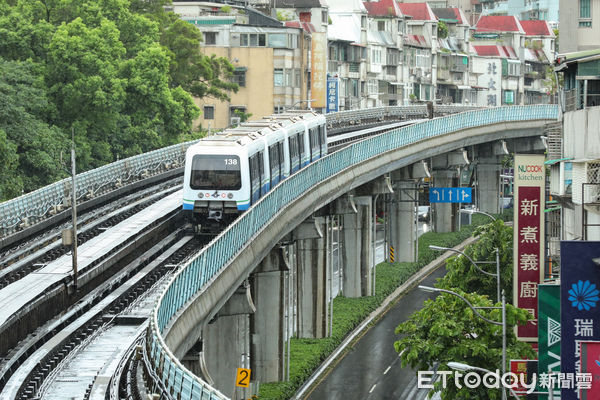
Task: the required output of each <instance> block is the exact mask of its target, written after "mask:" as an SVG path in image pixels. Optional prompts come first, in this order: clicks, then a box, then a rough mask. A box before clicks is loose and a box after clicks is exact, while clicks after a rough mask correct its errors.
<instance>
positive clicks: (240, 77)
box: [232, 68, 246, 87]
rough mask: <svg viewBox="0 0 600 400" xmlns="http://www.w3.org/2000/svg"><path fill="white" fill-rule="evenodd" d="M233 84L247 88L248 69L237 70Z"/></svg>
mask: <svg viewBox="0 0 600 400" xmlns="http://www.w3.org/2000/svg"><path fill="white" fill-rule="evenodd" d="M232 81H233V83H237V84H238V86H239V87H246V68H236V69H235V71H233V77H232Z"/></svg>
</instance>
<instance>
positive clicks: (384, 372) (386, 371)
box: [383, 365, 392, 375]
mask: <svg viewBox="0 0 600 400" xmlns="http://www.w3.org/2000/svg"><path fill="white" fill-rule="evenodd" d="M390 369H392V366H391V365H390V366H389V367H387V369H386V370H385V371H383V374H384V375H385V374H387V373H388V371H389V370H390Z"/></svg>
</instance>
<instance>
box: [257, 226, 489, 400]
mask: <svg viewBox="0 0 600 400" xmlns="http://www.w3.org/2000/svg"><path fill="white" fill-rule="evenodd" d="M472 222H473V223H472V224H471V225H467V226H463V227H462V229H461V230H460V231H459V232H450V233H435V232H427V233H424V234H423V235H421V236H420V237H419V249H418V251H419V262H416V263H408V262H403V263H388V262H383V263H380V264H378V265H377V271H376V280H375V286H376V287H375V292H376V295H375V296H370V297H362V298H346V297H341V296H338V297H336V298H335V299H333V322H332V325H333V332H332V336H331V337H328V338H323V339H299V338H292V339H291V344H290V381H289V382H276V383H263V384H261V385H260V391H259V396H258V397H259V398H260V399H261V400H285V399H289V398H290V397H292V396H293V395H294V393H295V392H296V391H297V390H298V388H299V387H300V386H301V385H302V383H304V381H305V380H306V379H307V378H308V377H309V376H310V374H312V372H313V371H314V370H315V369H317V367H318V366H319V365H320V364H321V362H323V360H325V358H327V356H329V355H330V354H331V353H332V352H333V351H334V350H335V349H336V347H337V346H339V345H340V343H341V342H342V341H343V340H344V338H345V337H346V335H348V333H350V332H351V331H352V330H353V329H354V328H355V327H357V326H358V325H359V324H360V323H361V322H362V321H364V320H365V318H366V317H367V316H368V315H369V314H370V313H371V312H373V310H375V309H376V308H377V307H379V306H380V305H381V303H382V302H383V300H384V299H385V298H386V297H387V296H389V295H390V293H392V292H393V291H394V290H396V288H397V287H398V286H400V285H401V284H403V283H404V282H406V281H407V280H408V278H410V277H411V276H412V275H414V274H415V273H416V272H418V271H419V270H420V269H421V268H423V267H424V266H425V265H427V264H429V263H430V262H431V261H433V260H434V259H435V258H436V257H437V256H439V255H440V253H439V252H436V251H433V250H430V249H429V245H432V244H435V245H437V246H443V247H453V246H456V245H457V244H459V243H461V242H463V241H464V240H466V239H467V238H469V237H470V236H471V235H472V234H473V231H474V230H475V228H476V227H477V226H479V225H482V224H486V223H488V222H489V218H488V217H486V216H484V215H477V214H475V215H473V217H472Z"/></svg>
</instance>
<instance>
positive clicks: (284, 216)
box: [146, 105, 560, 399]
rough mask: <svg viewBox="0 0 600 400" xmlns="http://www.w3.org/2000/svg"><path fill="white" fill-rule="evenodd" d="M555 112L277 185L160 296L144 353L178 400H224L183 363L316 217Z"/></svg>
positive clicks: (459, 121)
mask: <svg viewBox="0 0 600 400" xmlns="http://www.w3.org/2000/svg"><path fill="white" fill-rule="evenodd" d="M559 116H560V109H559V107H558V106H556V105H535V106H512V107H497V108H491V109H483V110H477V111H469V112H464V113H460V114H455V115H452V116H448V117H443V118H437V119H433V120H428V121H425V122H421V123H418V124H415V125H411V126H407V127H402V128H398V129H394V130H391V131H388V132H385V133H382V134H380V135H377V136H373V137H370V138H368V139H365V140H363V141H361V142H358V143H355V144H352V145H350V146H348V147H345V148H344V149H341V150H339V151H337V152H335V153H333V154H331V155H329V156H327V157H325V158H323V159H321V160H319V161H318V162H316V163H314V164H312V165H310V166H308V167H307V168H305V169H304V170H302V171H300V172H298V173H297V174H295V175H293V176H291V177H290V178H288V179H287V180H285V181H283V182H282V183H281V184H279V185H278V186H277V187H276V188H275V189H274V190H273V191H271V192H270V193H269V194H268V195H266V196H265V197H264V198H262V199H261V200H260V201H259V202H258V203H257V204H256V205H255V206H253V207H252V208H251V209H250V210H248V211H247V212H246V213H245V214H244V215H243V216H241V217H240V218H238V220H236V221H235V223H233V224H232V225H230V226H229V227H228V228H227V229H226V230H225V231H224V232H223V233H222V234H221V235H219V236H218V237H217V238H216V239H215V240H213V241H212V242H211V244H210V245H209V246H207V247H206V248H204V249H203V250H202V251H201V252H200V253H199V254H198V255H197V256H196V257H195V258H194V259H193V260H192V261H190V262H189V263H188V264H187V265H185V266H184V267H183V268H182V269H181V270H180V272H179V273H178V274H177V275H176V276H175V277H174V278H173V280H172V281H171V283H170V284H169V286H168V288H167V289H166V290H165V292H164V293H163V294H162V296H161V298H160V300H159V302H158V304H157V307H156V308H155V310H154V315H153V317H152V319H151V322H150V326H149V330H148V335H147V346H146V351H147V353H148V356H149V359H150V362H151V363H152V368H153V369H154V372H155V373H156V375H157V376H158V378H159V379H160V380H161V381H162V383H163V384H164V386H165V387H166V388H167V390H168V391H170V392H171V393H178V394H179V395H178V398H181V399H200V398H202V399H205V398H211V399H222V398H226V397H225V396H224V395H223V394H221V393H220V392H219V391H218V390H216V389H214V388H212V387H210V386H209V385H208V384H207V383H205V382H204V381H202V380H201V379H199V378H198V377H196V376H194V375H193V374H192V373H191V372H190V371H189V370H187V369H186V368H185V367H183V365H182V364H181V362H180V361H179V359H181V358H182V357H183V356H184V355H185V354H186V353H187V352H188V350H189V349H190V348H191V347H192V346H193V345H194V344H195V343H196V341H197V340H198V338H199V337H200V333H201V330H202V328H203V326H204V325H205V324H206V323H207V322H208V321H209V320H210V319H211V318H212V317H213V316H214V315H215V313H216V312H217V311H218V310H219V308H220V307H221V306H222V305H223V304H224V303H225V302H226V301H227V299H228V298H229V297H230V296H231V295H232V294H233V292H234V291H235V290H236V289H237V287H238V286H239V285H240V284H241V283H242V282H243V281H244V280H245V279H246V278H247V277H248V275H249V274H250V273H251V272H252V270H253V269H254V268H255V267H256V266H257V265H258V263H259V262H260V261H261V260H262V259H263V258H264V257H265V256H266V255H267V254H268V252H269V251H270V249H271V248H272V247H273V246H274V245H275V244H276V243H277V242H278V241H279V240H280V239H281V238H282V237H284V235H286V234H287V233H288V232H290V231H291V230H292V229H293V228H294V227H295V226H297V225H298V224H299V223H300V222H302V221H303V220H304V219H306V218H307V217H309V216H310V215H311V214H312V213H313V212H315V211H316V210H318V209H319V208H321V207H323V206H324V205H326V204H328V203H330V202H331V201H333V200H334V199H336V198H337V197H339V196H341V195H342V194H344V193H346V192H347V191H348V190H351V189H353V188H356V187H358V186H360V185H362V184H364V183H366V182H369V181H371V180H373V179H374V178H377V177H379V176H381V175H383V174H385V173H388V172H391V171H394V170H397V169H398V168H401V167H404V166H407V165H410V164H413V163H415V162H418V161H420V160H423V159H426V158H429V157H433V156H436V155H441V154H444V153H446V152H449V151H453V150H457V149H460V148H463V147H466V146H472V145H477V144H482V143H486V142H494V141H497V140H501V139H516V138H521V137H534V136H539V135H540V134H541V132H542V130H543V127H544V125H545V124H546V123H549V122H553V121H556V120H557V119H558V118H559Z"/></svg>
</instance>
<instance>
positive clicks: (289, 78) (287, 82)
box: [284, 69, 293, 87]
mask: <svg viewBox="0 0 600 400" xmlns="http://www.w3.org/2000/svg"><path fill="white" fill-rule="evenodd" d="M284 72H285V82H284V86H288V87H289V86H292V82H293V80H292V72H293V71H292V70H291V69H285V70H284Z"/></svg>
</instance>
